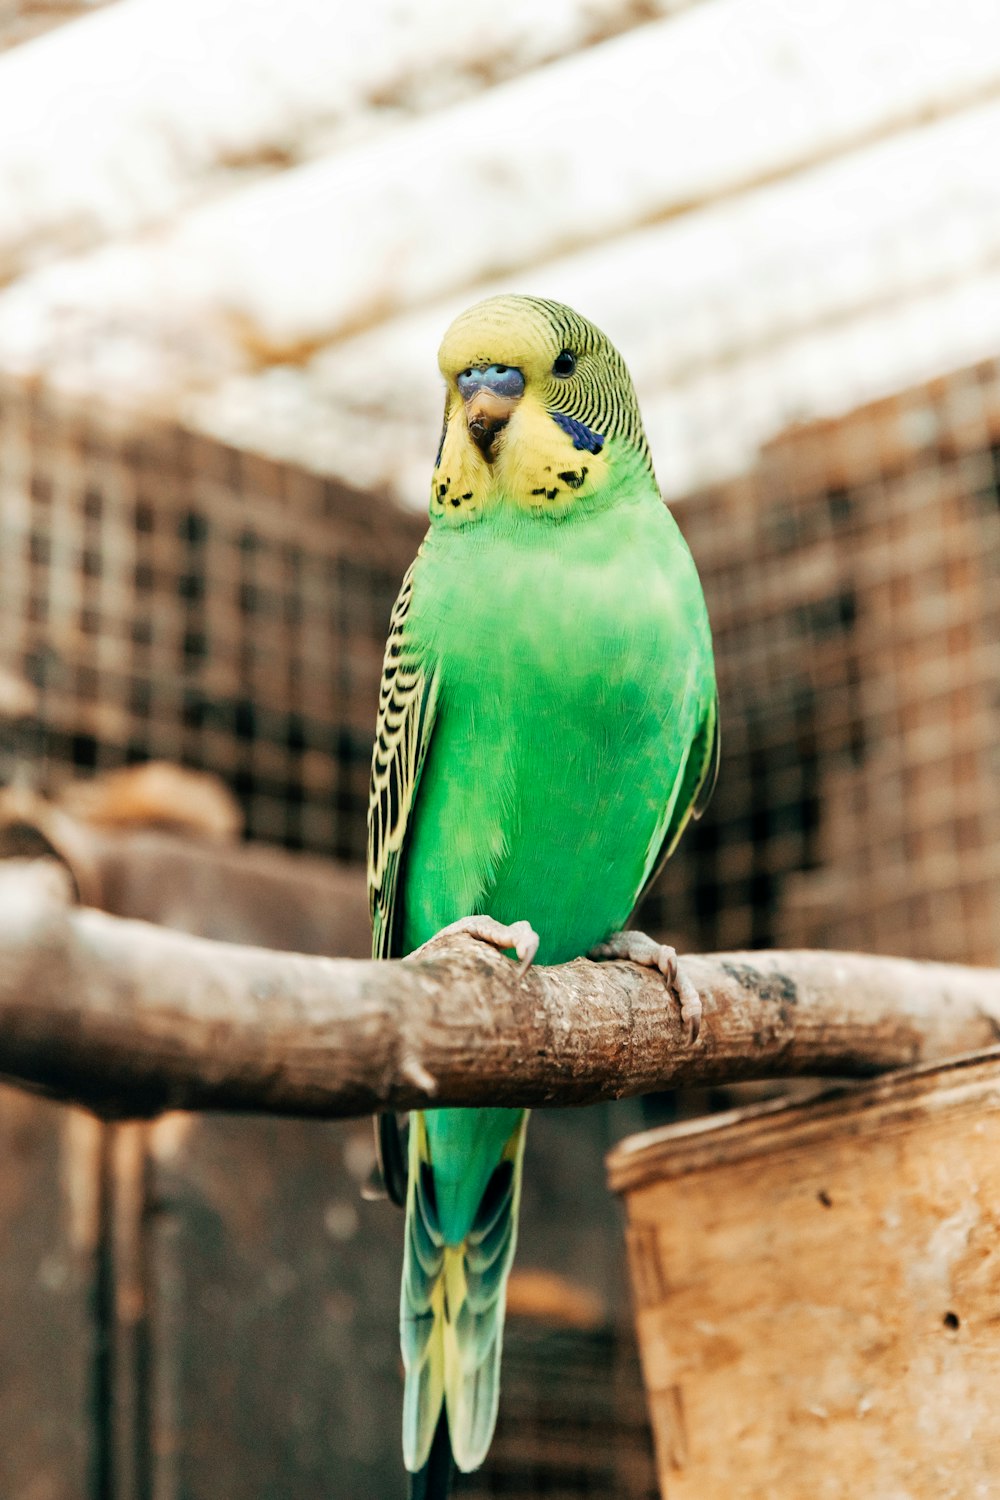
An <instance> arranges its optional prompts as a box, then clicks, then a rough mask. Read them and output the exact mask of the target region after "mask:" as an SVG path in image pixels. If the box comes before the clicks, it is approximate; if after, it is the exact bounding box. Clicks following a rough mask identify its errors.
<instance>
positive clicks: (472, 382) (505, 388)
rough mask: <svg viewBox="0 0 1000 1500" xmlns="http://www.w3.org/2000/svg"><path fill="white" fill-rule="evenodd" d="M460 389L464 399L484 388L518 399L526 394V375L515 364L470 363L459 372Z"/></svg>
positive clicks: (498, 394)
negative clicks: (484, 364)
mask: <svg viewBox="0 0 1000 1500" xmlns="http://www.w3.org/2000/svg"><path fill="white" fill-rule="evenodd" d="M458 389H459V391H460V392H461V395H462V400H463V401H469V400H470V399H471V398H472V397H473V396H474V395H475V394H476V392H477V391H482V390H487V391H492V393H493V395H494V396H504V397H506V398H508V399H509V400H512V401H516V400H517V398H518V396H523V395H524V376H523V375H522V374H521V372H520V370H519V369H517V367H516V366H515V365H486V366H485V367H484V366H482V365H470V366H469V368H468V369H466V370H462V371H461V373H460V374H459V376H458Z"/></svg>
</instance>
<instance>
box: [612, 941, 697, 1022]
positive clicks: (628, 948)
mask: <svg viewBox="0 0 1000 1500" xmlns="http://www.w3.org/2000/svg"><path fill="white" fill-rule="evenodd" d="M588 956H589V957H590V958H598V959H600V958H623V959H627V960H628V961H629V962H630V963H633V964H641V965H642V966H643V968H646V969H659V971H660V973H661V974H662V975H663V977H664V979H665V980H666V981H667V985H668V986H669V988H670V989H671V990H672V991H673V993H674V996H675V997H676V1000H677V1003H678V1005H679V1006H680V1010H681V1020H682V1021H683V1022H684V1025H685V1027H686V1028H687V1032H688V1040H689V1042H690V1044H691V1045H692V1046H693V1045H694V1043H695V1042H696V1041H697V1040H698V1037H699V1035H700V1034H701V1018H702V1006H701V996H700V995H699V994H698V991H697V990H696V989H695V987H694V985H693V984H692V983H691V981H690V979H689V978H688V977H687V975H686V974H685V973H684V972H683V971H682V969H681V967H680V963H679V961H678V958H677V950H676V948H671V946H670V944H669V943H657V942H656V941H655V940H654V939H653V938H651V937H647V936H646V934H645V933H644V932H613V933H612V934H611V936H610V937H609V938H608V939H607V940H606V941H605V942H603V943H598V945H597V947H596V948H592V949H591V950H590V953H589V955H588Z"/></svg>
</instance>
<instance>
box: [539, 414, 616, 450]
mask: <svg viewBox="0 0 1000 1500" xmlns="http://www.w3.org/2000/svg"><path fill="white" fill-rule="evenodd" d="M552 420H553V422H555V423H557V424H558V425H559V426H560V427H561V428H562V430H563V432H568V433H569V435H570V437H571V438H572V439H573V447H574V448H579V449H580V450H581V451H582V452H586V453H600V451H601V449H602V448H603V447H604V439H603V438H602V437H601V434H600V433H599V432H591V430H590V428H589V427H585V426H584V425H583V423H582V422H578V421H577V420H576V418H575V417H566V416H564V415H563V413H562V412H561V411H554V412H553V413H552Z"/></svg>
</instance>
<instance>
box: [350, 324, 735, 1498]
mask: <svg viewBox="0 0 1000 1500" xmlns="http://www.w3.org/2000/svg"><path fill="white" fill-rule="evenodd" d="M439 358H440V365H441V371H442V373H443V375H444V378H445V381H446V383H447V398H446V407H445V418H444V430H443V432H442V436H441V444H440V449H439V452H438V458H437V463H436V466H435V469H434V476H433V483H432V488H431V502H430V529H429V531H428V533H427V536H426V538H425V540H424V542H423V543H422V545H421V547H420V551H419V553H418V555H417V558H416V560H415V561H414V563H413V565H412V567H411V568H410V570H409V572H408V573H407V575H406V578H405V579H404V582H403V586H402V590H401V592H400V595H399V599H398V600H397V603H396V607H395V610H394V612H393V616H392V624H391V629H390V635H389V641H388V645H387V647H386V654H385V665H384V668H383V676H382V688H381V698H380V707H379V719H378V730H377V738H376V745H375V752H374V758H373V766H372V786H371V804H370V811H369V884H370V894H371V907H372V918H373V925H374V952H375V956H376V957H379V958H398V957H401V956H403V955H405V954H408V953H410V952H412V951H413V950H414V949H415V948H418V947H419V946H420V945H421V944H423V943H425V942H426V941H427V940H428V939H430V938H431V937H432V936H434V934H436V933H437V932H439V931H440V930H441V929H442V928H445V927H449V926H450V927H452V929H453V930H455V929H458V930H462V931H466V932H471V933H472V934H473V935H475V936H477V937H480V938H482V939H483V940H484V941H486V942H489V943H492V944H494V945H496V946H498V947H500V948H503V949H511V950H513V951H514V952H515V953H516V954H517V956H518V959H519V961H520V963H521V964H522V966H523V967H525V968H526V967H527V965H528V964H530V963H531V962H532V961H533V960H534V959H538V960H539V961H540V962H541V963H546V964H558V963H562V962H564V961H565V960H568V959H572V958H577V957H579V956H580V955H582V954H589V955H591V956H592V957H605V958H608V957H610V958H630V959H633V960H635V961H637V962H639V963H645V964H650V965H655V966H658V967H659V968H660V969H661V970H662V971H663V973H664V975H665V976H666V978H667V981H668V982H669V983H670V984H671V985H672V987H673V988H674V989H675V991H676V993H677V995H678V998H679V1000H680V1002H681V1009H682V1013H683V1014H684V1016H685V1019H686V1020H687V1021H688V1023H689V1025H690V1027H691V1032H692V1035H693V1037H696V1035H697V1028H698V1022H699V1012H700V1007H699V1003H698V998H697V995H696V994H695V993H694V992H693V990H692V989H691V987H690V986H689V985H688V984H686V983H685V982H684V980H683V979H682V977H681V976H680V975H679V974H678V971H677V967H676V956H675V954H674V952H673V949H671V948H668V947H665V946H663V945H660V944H657V943H654V942H653V941H651V940H650V939H649V938H646V937H644V936H643V935H642V934H641V933H626V932H623V931H622V929H623V928H624V926H625V923H626V922H627V921H628V918H629V915H630V913H631V911H632V909H633V907H634V906H635V904H636V902H637V901H638V899H639V897H640V896H641V895H642V893H643V891H644V890H645V889H646V887H647V886H648V884H649V883H650V881H651V880H652V879H653V877H654V876H655V874H656V872H657V870H658V869H659V868H660V866H661V864H662V863H663V861H664V860H665V859H666V858H667V856H668V855H669V854H670V853H671V851H672V850H673V848H674V846H675V845H676V843H677V840H678V839H679V837H680V835H681V833H682V832H683V829H684V827H685V825H686V824H687V822H688V820H689V819H690V818H691V816H692V815H697V814H698V813H699V812H700V811H701V809H702V807H703V806H704V804H705V802H706V801H707V799H708V795H709V793H710V791H711V787H712V782H713V780H714V776H715V771H716V768H717V764H718V704H717V697H716V688H715V673H714V666H713V659H712V643H711V635H710V632H709V625H708V618H707V615H706V611H705V603H704V600H703V597H702V591H701V586H700V584H699V581H698V575H697V573H696V571H695V567H694V563H693V562H692V560H691V555H690V553H689V551H688V549H687V546H686V544H685V542H684V541H683V539H682V537H681V535H680V533H679V531H678V529H677V527H676V525H675V523H674V521H673V519H672V517H671V516H670V514H669V512H668V511H667V509H666V507H665V506H664V504H663V502H662V499H661V497H660V493H659V490H658V489H657V485H656V480H655V478H654V475H653V467H652V462H651V459H650V455H649V449H648V447H647V443H646V438H645V434H644V432H643V428H642V420H641V418H640V415H639V409H638V406H637V403H636V398H635V393H634V391H633V388H632V381H631V379H630V377H629V373H628V370H627V369H626V367H625V364H624V361H623V360H622V358H621V356H620V355H619V354H618V352H617V350H616V349H615V348H614V347H613V346H612V344H611V343H610V342H609V341H608V339H607V338H606V337H605V336H604V334H602V333H601V332H600V331H599V330H598V329H597V328H595V327H594V326H593V325H592V324H591V323H589V322H587V321H586V319H584V318H582V317H580V316H579V315H578V314H577V313H575V312H573V311H572V310H571V309H570V308H568V307H564V306H562V305H561V304H559V303H556V302H548V301H543V300H541V299H538V298H535V297H516V296H501V297H493V298H490V299H489V300H488V301H485V302H481V303H479V304H478V305H477V306H475V307H473V308H471V309H470V310H469V311H468V312H466V313H463V314H462V316H461V317H459V318H458V319H456V321H455V322H454V323H453V324H452V326H451V327H450V328H449V330H448V332H447V333H446V335H445V338H444V342H443V344H442V346H441V351H440V356H439ZM526 1118H527V1117H526V1113H525V1111H523V1110H513V1109H478V1110H470V1109H439V1110H430V1111H427V1112H426V1113H420V1114H416V1115H414V1116H413V1117H412V1118H411V1125H410V1136H409V1152H408V1170H406V1171H405V1172H403V1173H401V1174H400V1175H401V1176H403V1177H404V1179H405V1186H404V1189H403V1190H404V1191H405V1201H406V1240H405V1249H404V1260H403V1287H402V1298H401V1307H400V1322H401V1338H402V1348H403V1360H404V1364H405V1368H406V1392H405V1398H404V1409H403V1454H404V1458H405V1462H406V1467H407V1468H408V1469H409V1470H410V1471H411V1472H412V1473H413V1475H414V1478H413V1480H412V1485H411V1495H413V1496H417V1497H427V1500H438V1497H442V1496H444V1495H445V1494H446V1493H447V1489H448V1484H449V1477H450V1473H451V1466H452V1461H454V1463H455V1464H457V1466H458V1468H459V1469H461V1470H466V1471H467V1470H470V1469H474V1468H476V1467H477V1466H478V1465H479V1464H480V1463H481V1462H482V1460H483V1458H484V1456H485V1454H486V1450H487V1448H488V1446H489V1442H490V1439H491V1437H492V1434H493V1428H494V1424H495V1422H496V1413H497V1399H498V1394H499V1371H500V1347H501V1341H502V1335H503V1319H504V1304H505V1295H506V1281H507V1275H508V1272H509V1270H510V1265H511V1260H512V1257H513V1254H514V1245H515V1240H516V1236H517V1211H518V1201H519V1196H520V1180H521V1162H522V1157H523V1152H524V1139H525V1125H526Z"/></svg>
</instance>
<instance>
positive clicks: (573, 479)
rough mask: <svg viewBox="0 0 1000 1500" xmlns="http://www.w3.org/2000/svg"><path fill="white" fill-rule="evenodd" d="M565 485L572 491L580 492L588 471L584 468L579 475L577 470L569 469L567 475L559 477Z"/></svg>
mask: <svg viewBox="0 0 1000 1500" xmlns="http://www.w3.org/2000/svg"><path fill="white" fill-rule="evenodd" d="M558 477H559V478H560V479H561V480H562V482H563V484H568V485H569V487H570V489H571V490H578V489H580V487H581V486H582V485H583V483H584V481H585V480H586V478H587V470H586V468H583V469H581V470H580V471H579V473H578V472H577V471H576V470H575V469H567V471H566V472H565V474H560V475H559V476H558Z"/></svg>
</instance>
